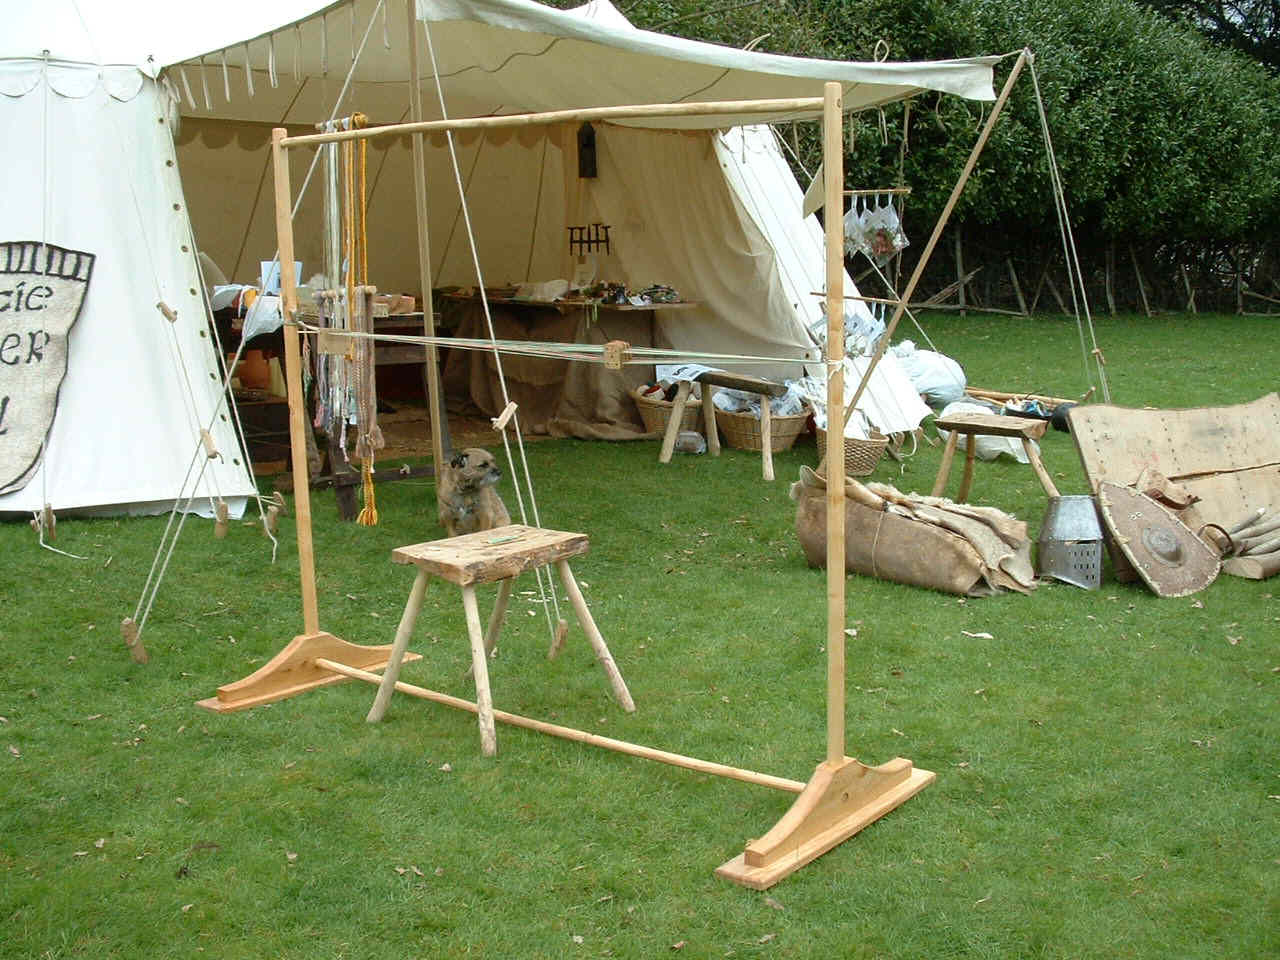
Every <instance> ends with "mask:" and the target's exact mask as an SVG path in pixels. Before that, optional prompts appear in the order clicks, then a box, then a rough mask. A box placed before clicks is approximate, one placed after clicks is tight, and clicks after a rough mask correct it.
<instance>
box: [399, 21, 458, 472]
mask: <svg viewBox="0 0 1280 960" xmlns="http://www.w3.org/2000/svg"><path fill="white" fill-rule="evenodd" d="M405 9H406V11H407V12H408V15H409V117H410V119H411V120H412V121H413V122H414V123H420V122H421V121H422V88H421V86H420V74H419V73H418V17H417V10H416V5H415V3H414V0H405ZM413 196H414V201H415V203H416V204H417V213H418V282H419V285H420V286H421V287H422V332H423V334H424V336H427V337H434V336H435V335H436V317H435V304H434V302H433V298H432V296H431V236H430V233H429V232H428V226H427V224H428V220H427V158H426V146H425V144H424V143H423V139H422V133H421V132H418V133H414V134H413ZM427 404H428V406H429V407H430V410H431V456H432V461H431V462H432V463H433V464H435V470H436V476H437V477H439V476H440V470H441V468H442V467H443V465H444V462H445V461H444V455H445V450H444V432H443V429H442V427H443V418H444V417H446V416H448V414H447V413H446V412H445V408H444V402H443V398H442V396H441V393H440V364H439V360H438V355H437V353H436V346H435V344H434V343H428V344H427Z"/></svg>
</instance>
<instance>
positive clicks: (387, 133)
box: [284, 97, 822, 147]
mask: <svg viewBox="0 0 1280 960" xmlns="http://www.w3.org/2000/svg"><path fill="white" fill-rule="evenodd" d="M821 109H822V98H821V97H792V98H789V99H786V100H721V101H711V100H707V101H698V102H696V103H638V104H627V105H623V106H615V107H582V108H578V109H574V110H549V111H546V112H543V113H504V114H498V115H495V116H483V117H462V118H459V119H456V120H422V121H419V122H417V123H383V124H372V125H370V126H367V127H360V128H359V129H355V130H335V131H333V132H326V133H308V134H304V135H302V136H297V137H289V138H288V139H286V140H285V143H284V145H285V146H286V147H313V146H316V145H317V144H321V143H341V142H342V141H344V140H372V139H376V138H378V137H398V136H401V135H403V134H406V133H438V132H441V131H444V130H497V129H503V128H506V127H550V126H554V125H556V124H560V123H574V124H578V123H582V122H583V121H584V120H585V121H592V120H600V121H610V120H635V119H639V118H649V117H705V116H709V115H717V116H718V115H720V114H728V115H730V116H736V117H742V116H747V117H753V118H754V119H753V120H744V121H743V122H744V123H749V122H765V121H766V120H767V119H768V118H769V116H770V115H773V114H788V115H789V114H799V113H810V112H812V111H814V110H821Z"/></svg>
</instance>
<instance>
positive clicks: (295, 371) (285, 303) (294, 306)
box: [271, 127, 320, 634]
mask: <svg viewBox="0 0 1280 960" xmlns="http://www.w3.org/2000/svg"><path fill="white" fill-rule="evenodd" d="M288 135H289V131H287V130H285V129H284V128H283V127H276V128H275V129H274V130H272V131H271V167H272V171H273V173H274V175H275V192H276V244H277V247H278V249H279V250H280V294H281V303H280V307H281V311H282V313H283V316H284V365H285V378H286V382H287V385H288V393H289V449H290V452H291V454H292V456H293V498H294V511H295V513H296V514H297V518H298V522H297V530H298V575H299V578H300V579H301V585H302V625H303V632H304V633H308V634H313V633H317V632H319V630H320V611H319V606H318V604H317V602H316V558H315V550H314V548H313V546H312V543H311V483H310V478H309V477H308V476H307V445H306V439H305V438H306V417H307V404H306V398H305V397H303V395H302V351H301V349H300V348H299V345H298V325H297V316H296V315H297V311H298V288H297V278H296V277H295V276H294V275H293V218H292V216H291V212H290V204H291V202H292V200H293V191H292V188H291V187H290V185H289V157H288V154H286V153H285V150H284V147H283V146H282V143H281V141H283V140H284V138H285V137H287V136H288Z"/></svg>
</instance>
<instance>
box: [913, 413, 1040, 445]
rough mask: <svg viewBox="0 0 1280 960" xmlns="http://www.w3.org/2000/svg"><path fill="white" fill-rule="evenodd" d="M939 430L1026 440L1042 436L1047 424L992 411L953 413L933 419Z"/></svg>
mask: <svg viewBox="0 0 1280 960" xmlns="http://www.w3.org/2000/svg"><path fill="white" fill-rule="evenodd" d="M933 425H934V427H936V428H937V429H939V430H947V431H954V432H956V433H961V434H965V435H966V436H967V435H970V434H976V435H978V436H983V437H1023V438H1025V439H1027V440H1038V439H1040V438H1041V437H1043V436H1044V432H1045V429H1046V428H1047V427H1048V426H1049V423H1048V421H1047V420H1033V419H1030V418H1028V417H1004V416H1000V415H999V414H994V413H955V414H952V415H951V416H949V417H938V418H937V419H935V420H934V421H933Z"/></svg>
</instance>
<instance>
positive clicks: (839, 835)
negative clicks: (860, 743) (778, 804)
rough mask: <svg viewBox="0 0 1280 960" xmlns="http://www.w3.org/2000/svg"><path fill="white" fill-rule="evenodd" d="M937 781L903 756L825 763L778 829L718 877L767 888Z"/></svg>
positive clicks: (719, 871) (719, 870)
mask: <svg viewBox="0 0 1280 960" xmlns="http://www.w3.org/2000/svg"><path fill="white" fill-rule="evenodd" d="M934 778H935V774H933V773H930V772H929V771H928V770H916V769H915V768H914V767H913V766H912V765H911V761H910V760H905V759H903V758H902V757H898V758H896V759H894V760H890V761H889V762H888V763H883V764H881V765H880V766H878V767H868V766H867V765H866V764H863V763H859V762H858V761H857V760H852V759H850V758H848V757H845V759H844V760H843V761H842V762H840V763H829V762H826V763H822V764H819V766H818V769H817V770H815V771H814V774H813V777H812V778H811V779H810V780H809V783H808V785H807V786H806V787H805V788H804V792H802V793H801V794H800V796H798V797H797V798H796V801H795V803H794V804H792V805H791V809H790V810H788V811H787V812H786V814H785V815H784V816H783V818H782V819H781V820H779V821H778V822H777V823H776V824H775V825H774V827H773V829H772V830H770V831H769V832H768V833H766V834H765V835H764V836H763V837H761V838H760V839H758V840H753V841H752V842H751V843H749V844H747V849H746V850H745V851H744V852H743V853H742V854H741V855H740V856H737V857H734V858H733V859H732V860H730V861H729V862H728V863H725V864H722V865H721V866H720V867H719V868H717V870H716V874H717V875H718V876H721V877H725V878H726V879H729V880H732V881H733V882H734V883H737V884H741V885H742V886H744V887H751V888H752V889H753V890H767V889H769V887H771V886H773V885H774V884H775V883H777V882H778V881H779V880H781V879H782V878H783V877H786V876H788V875H789V874H791V873H794V872H795V871H796V870H799V869H800V868H801V867H803V866H804V865H805V864H806V863H810V862H811V861H813V860H815V859H817V858H818V857H820V856H822V854H824V853H826V852H827V851H828V850H830V849H831V848H832V847H835V846H837V845H838V844H840V843H843V842H844V841H845V840H847V839H849V837H851V836H853V835H854V834H855V833H857V832H858V831H859V830H861V829H862V828H863V827H865V826H867V825H868V824H870V823H874V822H875V821H876V820H879V819H880V818H881V817H883V816H884V815H885V814H886V813H888V812H889V811H890V810H892V809H893V808H894V807H897V806H899V805H900V804H902V803H903V802H904V801H906V800H907V799H909V798H910V797H913V796H915V795H916V794H917V793H919V792H920V791H921V790H923V789H924V788H925V787H927V786H928V785H929V784H931V783H933V781H934Z"/></svg>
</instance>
